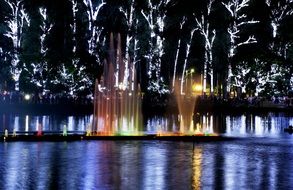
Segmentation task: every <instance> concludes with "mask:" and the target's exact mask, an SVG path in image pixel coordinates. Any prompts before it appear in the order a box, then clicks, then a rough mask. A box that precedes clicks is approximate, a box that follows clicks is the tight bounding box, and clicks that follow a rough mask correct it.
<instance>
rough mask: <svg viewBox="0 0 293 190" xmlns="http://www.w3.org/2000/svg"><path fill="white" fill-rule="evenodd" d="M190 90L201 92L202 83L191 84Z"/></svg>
mask: <svg viewBox="0 0 293 190" xmlns="http://www.w3.org/2000/svg"><path fill="white" fill-rule="evenodd" d="M192 90H193V91H194V92H201V91H202V85H200V84H193V85H192Z"/></svg>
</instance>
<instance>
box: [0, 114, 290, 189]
mask: <svg viewBox="0 0 293 190" xmlns="http://www.w3.org/2000/svg"><path fill="white" fill-rule="evenodd" d="M91 119H92V116H91V115H86V116H66V115H63V116H61V115H59V116H56V115H44V116H36V115H15V114H6V115H3V114H2V115H1V116H0V130H1V131H4V130H5V129H8V130H9V131H11V130H13V129H16V130H17V131H35V130H36V129H37V124H38V123H41V124H42V126H43V130H46V131H50V130H51V131H62V129H63V126H64V125H67V127H68V130H69V131H85V130H86V128H87V125H88V124H89V123H90V122H91ZM144 123H145V126H144V129H145V131H146V132H154V131H155V130H156V129H158V128H159V129H160V130H161V129H163V130H166V131H176V130H177V128H178V127H177V119H176V116H172V115H171V116H152V117H148V118H146V120H145V121H144ZM289 125H293V116H292V115H291V114H285V113H267V114H243V115H221V114H220V115H216V114H204V115H197V116H196V118H195V120H194V126H201V128H203V129H204V130H206V131H209V132H214V133H219V134H221V135H226V136H236V137H240V139H238V140H233V141H223V142H209V143H192V142H170V141H74V142H4V141H1V142H0V157H1V164H0V189H13V190H14V189H70V190H71V189H105V190H106V189H127V190H128V189H292V188H293V164H292V160H293V135H292V134H288V133H286V132H284V128H285V127H288V126H289Z"/></svg>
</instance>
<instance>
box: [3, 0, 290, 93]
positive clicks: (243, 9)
mask: <svg viewBox="0 0 293 190" xmlns="http://www.w3.org/2000/svg"><path fill="white" fill-rule="evenodd" d="M196 3H197V4H198V6H196V7H193V6H190V2H188V1H175V0H164V1H155V0H148V1H141V2H140V1H134V0H127V1H113V0H100V1H92V0H83V1H78V0H64V1H54V2H53V1H49V0H45V1H41V2H40V1H35V2H31V1H24V0H5V1H1V2H0V11H1V14H0V64H1V65H0V73H1V75H0V90H1V91H3V90H4V89H5V90H12V89H15V90H18V87H19V88H20V91H27V92H32V93H33V92H38V93H46V92H52V93H66V94H68V95H71V96H79V95H90V94H91V93H92V91H93V85H94V80H95V79H96V78H100V76H101V74H102V68H103V66H102V65H103V61H104V59H109V56H108V55H109V52H108V50H109V38H110V33H111V32H113V33H115V34H118V33H120V34H121V41H122V44H121V54H122V56H123V57H124V60H123V64H125V68H128V66H127V63H128V60H130V62H131V63H134V65H135V67H136V69H137V70H138V72H137V73H138V82H140V83H141V86H142V90H143V91H151V92H152V93H151V94H159V95H160V94H164V93H169V87H171V88H172V85H170V86H169V84H171V83H173V86H174V79H175V78H176V77H182V79H184V78H185V74H186V71H187V70H188V69H190V68H193V67H194V68H195V70H196V71H197V72H198V73H197V74H202V75H203V76H204V77H203V78H204V83H203V84H204V85H203V86H204V89H205V90H204V91H206V90H207V89H208V88H209V89H210V92H213V90H214V88H215V89H216V88H218V87H217V85H220V86H222V85H224V86H225V85H226V86H227V87H228V88H227V90H228V91H229V90H230V88H232V86H234V87H240V88H242V89H243V91H246V92H248V91H249V92H254V93H257V94H264V93H262V92H270V93H269V94H271V92H276V93H278V94H283V95H286V94H288V91H290V90H291V89H292V85H293V84H292V83H293V82H292V81H293V80H292V78H293V76H292V73H293V72H292V71H293V69H292V64H290V63H292V60H293V58H292V57H293V53H292V52H293V50H292V42H293V36H292V33H293V31H292V29H291V28H292V27H291V26H292V25H293V24H292V12H293V11H292V4H293V2H292V0H282V1H277V0H266V1H263V2H260V1H251V0H223V1H222V2H218V1H213V0H209V1H197V2H196ZM262 7H264V8H266V9H268V11H267V12H265V13H264V14H266V16H267V17H268V18H269V20H267V21H265V20H261V19H259V18H257V17H255V13H251V11H252V10H259V9H260V8H262ZM218 23H220V24H218ZM222 23H223V24H222ZM220 25H221V26H220ZM263 25H265V26H266V25H269V26H270V28H269V29H267V30H262V31H258V30H257V27H261V26H263ZM263 32H266V33H267V34H266V35H267V36H271V38H270V39H267V41H268V42H263V41H262V40H261V39H260V38H261V36H262V34H263ZM116 40H117V39H116ZM268 44H269V45H268ZM253 47H261V48H263V49H262V51H258V52H254V53H253V54H251V51H249V50H250V49H251V48H252V49H253ZM248 57H249V58H248ZM126 72H128V74H127V73H125V74H124V76H127V75H129V73H130V72H131V71H130V70H127V69H126ZM226 73H227V74H226ZM284 78H285V81H284V82H282V79H284ZM125 81H126V80H125ZM182 81H183V80H182ZM290 81H291V82H290ZM18 82H19V83H20V84H19V85H18ZM222 93H224V90H223V92H222Z"/></svg>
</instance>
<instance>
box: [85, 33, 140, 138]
mask: <svg viewBox="0 0 293 190" xmlns="http://www.w3.org/2000/svg"><path fill="white" fill-rule="evenodd" d="M115 45H116V48H114V47H115ZM109 52H110V53H109V54H110V55H109V59H108V61H105V63H104V71H103V75H102V77H101V79H100V80H96V85H95V94H94V115H93V122H92V125H91V129H88V131H87V135H98V136H113V135H125V136H134V135H140V134H141V132H142V114H141V100H142V95H141V90H140V85H139V83H138V82H137V77H136V69H135V65H134V64H133V63H132V62H130V61H129V60H126V61H124V60H123V58H122V53H121V37H120V34H118V35H117V44H115V43H114V37H113V34H111V35H110V51H109Z"/></svg>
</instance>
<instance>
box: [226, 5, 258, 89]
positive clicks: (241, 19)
mask: <svg viewBox="0 0 293 190" xmlns="http://www.w3.org/2000/svg"><path fill="white" fill-rule="evenodd" d="M249 3H250V0H228V2H227V3H225V2H223V3H222V4H223V5H224V6H225V8H226V9H227V11H228V12H229V14H230V17H231V24H230V26H229V28H228V34H229V37H230V47H229V52H228V59H229V62H228V76H227V77H228V78H227V91H228V92H229V91H230V89H231V85H232V77H233V76H234V75H233V73H232V60H233V58H234V56H235V54H236V51H237V49H238V48H239V47H240V46H243V45H247V44H252V43H257V40H256V38H255V37H254V35H250V36H248V38H246V39H244V40H243V38H241V36H240V33H241V31H242V30H243V28H244V27H245V26H248V25H251V24H255V23H258V21H255V20H253V19H249V18H248V17H247V14H245V12H244V11H245V8H247V7H248V6H249Z"/></svg>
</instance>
